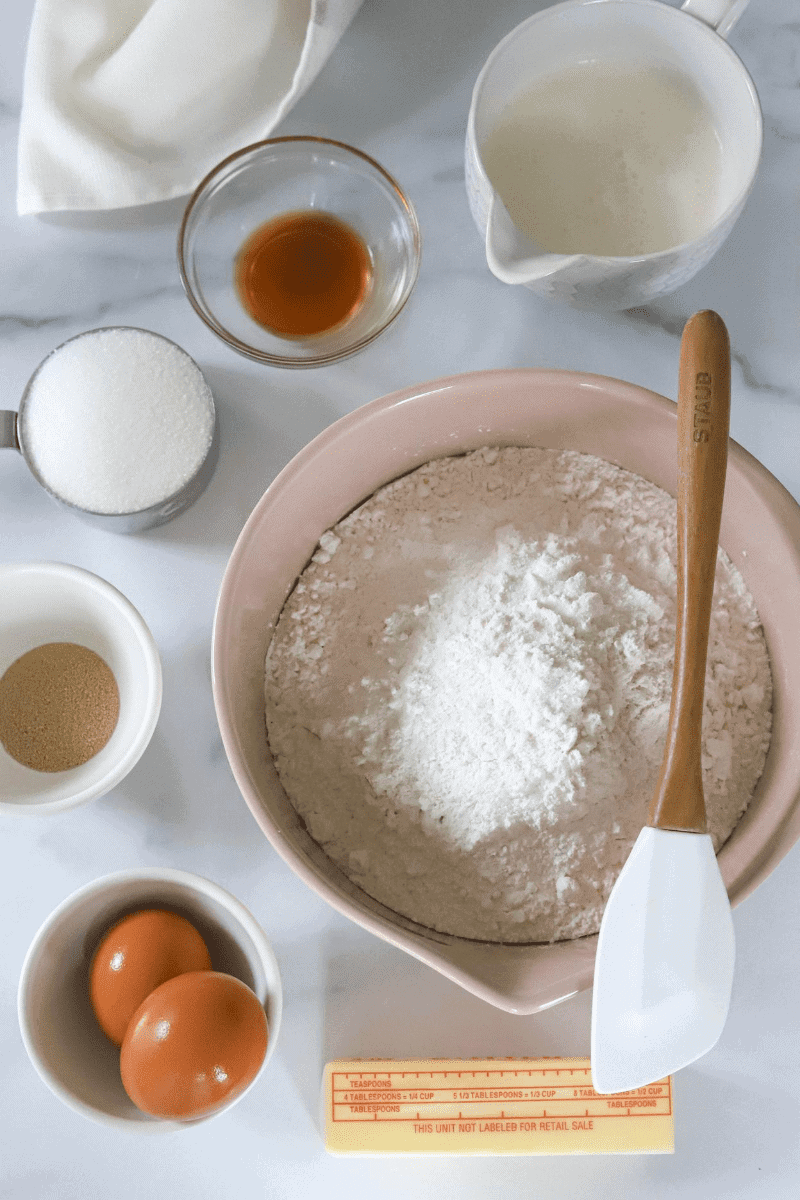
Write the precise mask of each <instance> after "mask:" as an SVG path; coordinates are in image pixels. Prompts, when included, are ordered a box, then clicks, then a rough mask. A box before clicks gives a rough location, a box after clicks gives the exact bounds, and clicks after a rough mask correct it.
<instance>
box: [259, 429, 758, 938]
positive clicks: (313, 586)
mask: <svg viewBox="0 0 800 1200" xmlns="http://www.w3.org/2000/svg"><path fill="white" fill-rule="evenodd" d="M675 525H676V508H675V501H674V500H673V499H672V498H671V497H670V496H668V495H667V494H666V492H663V491H662V490H661V489H660V488H657V487H655V486H653V485H652V484H650V483H647V482H646V481H645V480H644V479H641V478H640V477H639V476H637V475H633V474H631V473H630V472H628V471H624V470H621V469H620V468H618V467H614V466H612V465H610V464H609V463H607V462H604V461H602V460H601V459H598V458H594V457H591V456H589V455H583V454H578V453H573V452H566V451H565V452H560V451H554V450H536V449H518V448H511V449H505V450H500V451H498V450H496V449H486V450H479V451H477V452H475V453H473V454H470V455H467V456H466V457H462V458H449V459H441V460H439V461H436V462H433V463H429V464H427V465H426V466H424V467H421V468H419V470H417V471H415V472H413V473H412V474H410V475H407V476H405V477H403V478H402V479H399V480H396V481H395V482H394V483H391V484H389V485H388V486H387V487H385V488H383V489H382V490H381V491H379V492H378V493H376V494H375V495H374V496H373V497H371V498H370V499H369V500H368V501H366V503H365V504H363V505H362V506H361V507H360V508H359V509H357V510H356V511H355V512H353V513H351V515H350V516H349V517H347V518H345V520H343V521H341V522H340V523H339V524H338V525H337V526H336V527H335V529H334V530H332V531H331V532H329V533H327V534H325V535H324V536H323V538H322V539H321V542H320V546H319V548H318V550H317V552H316V553H315V555H314V557H313V560H312V562H311V563H310V564H309V566H308V567H307V568H306V570H305V571H304V572H303V575H302V576H301V578H300V581H299V583H298V585H297V587H296V588H295V590H294V592H293V593H292V594H291V596H290V597H289V599H288V601H287V603H286V606H285V608H284V610H283V613H282V614H281V617H280V620H279V622H278V625H277V628H276V631H275V634H274V636H273V639H272V643H271V645H270V650H269V655H268V659H267V672H266V714H267V728H268V735H269V743H270V747H271V750H272V753H273V756H274V758H275V762H276V765H277V769H278V772H279V774H280V777H281V780H282V782H283V785H284V787H285V789H286V792H287V794H288V795H289V797H290V799H291V801H292V803H293V804H294V806H295V808H296V809H297V811H298V812H299V813H300V815H301V816H302V817H303V819H304V821H305V823H306V825H307V827H308V829H309V832H310V833H311V835H312V837H314V838H315V839H316V841H318V842H319V843H320V845H322V846H323V847H324V849H325V851H326V853H327V854H328V855H329V856H330V857H331V858H332V859H333V860H334V861H335V862H336V863H337V864H338V865H339V866H340V867H341V868H342V870H343V871H344V872H345V873H346V874H347V875H348V876H349V877H350V878H351V879H352V880H353V881H354V882H356V883H358V884H359V885H360V886H361V887H362V888H363V889H364V890H365V891H366V892H368V893H369V894H370V895H371V896H374V897H375V898H376V899H377V900H380V901H382V902H383V903H384V904H386V905H388V906H389V907H390V908H392V909H395V910H396V911H397V912H400V913H403V914H404V915H405V916H407V917H410V918H412V919H413V920H415V921H418V922H420V923H421V924H423V925H428V926H431V927H433V928H435V929H438V930H442V931H444V932H449V933H455V934H460V935H462V936H464V937H470V938H482V939H488V940H491V941H551V940H555V939H561V938H570V937H577V936H580V935H582V934H587V933H592V932H594V931H595V930H596V929H597V928H598V926H599V922H600V917H601V915H602V911H603V906H604V904H605V901H606V899H607V897H608V894H609V892H610V890H611V887H612V885H613V883H614V880H615V879H616V877H617V874H618V872H619V870H620V867H621V866H622V864H623V862H624V861H625V858H626V857H627V855H628V852H629V850H630V847H631V845H632V844H633V842H634V840H635V838H636V836H637V834H638V832H639V830H640V828H641V826H642V824H643V823H644V819H645V815H646V810H647V806H648V803H649V801H650V797H651V794H652V791H653V787H654V784H655V781H656V778H657V775H658V771H659V767H660V763H661V756H662V752H663V744H664V736H665V732H666V725H667V716H668V712H669V700H670V689H671V683H672V658H673V649H674V646H673V643H674V636H675V590H676V573H675V558H676V532H675ZM771 691H772V681H771V675H770V667H769V659H768V656H767V650H766V645H765V642H764V636H763V633H762V630H761V626H760V623H759V618H758V613H757V612H756V609H755V607H754V604H753V601H752V599H751V598H750V596H749V594H748V593H747V591H746V589H745V586H744V583H743V581H742V578H741V575H740V574H739V572H738V571H737V570H736V569H735V567H734V566H733V565H732V564H731V562H730V560H729V559H728V558H727V557H726V556H725V555H724V554H723V553H722V552H720V554H719V558H718V563H717V577H716V588H715V593H714V608H713V614H712V619H711V636H710V640H709V654H708V670H707V676H706V700H705V712H704V723H703V734H704V750H705V755H704V760H703V779H704V785H705V790H706V801H707V807H708V812H709V820H710V826H711V832H712V835H713V838H714V841H715V844H716V845H717V847H719V846H720V845H721V844H722V843H723V842H724V841H725V839H726V838H727V837H728V836H729V834H730V833H731V831H732V830H733V828H734V826H735V825H736V823H737V821H738V820H739V817H740V816H741V814H742V812H743V811H744V809H745V807H746V805H747V802H748V800H749V799H750V796H751V794H752V791H753V789H754V787H755V784H756V782H757V780H758V778H759V776H760V774H761V771H762V768H763V765H764V759H765V756H766V751H767V749H768V746H769V738H770V724H771Z"/></svg>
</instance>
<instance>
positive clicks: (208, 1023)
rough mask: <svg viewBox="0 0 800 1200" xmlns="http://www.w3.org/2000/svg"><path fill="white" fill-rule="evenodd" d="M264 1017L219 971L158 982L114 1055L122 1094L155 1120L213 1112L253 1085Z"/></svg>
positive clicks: (250, 996)
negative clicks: (119, 1050) (116, 1055)
mask: <svg viewBox="0 0 800 1200" xmlns="http://www.w3.org/2000/svg"><path fill="white" fill-rule="evenodd" d="M266 1053H267V1018H266V1014H265V1013H264V1009H263V1008H262V1007H261V1004H260V1003H259V1000H258V997H257V996H256V994H255V992H252V991H251V990H250V988H249V987H247V985H246V984H244V983H242V981H241V980H240V979H234V977H233V976H232V975H223V974H221V973H220V972H219V971H195V972H192V973H191V974H189V975H179V976H178V977H177V978H176V979H170V980H169V982H168V983H162V985H161V987H159V988H156V990H155V991H154V992H153V994H152V995H151V996H148V997H147V999H146V1000H145V1002H144V1004H142V1006H141V1007H140V1008H139V1009H138V1011H137V1012H136V1013H135V1015H134V1017H133V1020H132V1021H131V1023H130V1025H129V1026H128V1032H127V1033H126V1034H125V1041H124V1042H123V1043H122V1053H121V1055H120V1064H119V1065H120V1071H121V1072H122V1082H123V1084H124V1085H125V1091H126V1092H127V1093H128V1095H129V1096H130V1098H131V1100H132V1101H133V1103H134V1104H135V1105H136V1106H137V1108H140V1109H142V1111H143V1112H146V1113H150V1114H151V1116H154V1117H173V1118H178V1119H183V1120H187V1119H191V1118H193V1117H200V1116H205V1115H206V1114H208V1113H211V1112H214V1111H215V1110H216V1109H218V1108H220V1107H222V1105H224V1104H226V1103H228V1102H229V1101H230V1100H232V1099H234V1098H235V1097H236V1096H238V1095H239V1093H240V1092H243V1091H244V1089H245V1088H246V1087H247V1086H248V1084H249V1083H251V1082H252V1080H253V1079H255V1077H256V1075H257V1074H258V1071H259V1068H260V1066H261V1064H262V1062H263V1061H264V1056H265V1054H266Z"/></svg>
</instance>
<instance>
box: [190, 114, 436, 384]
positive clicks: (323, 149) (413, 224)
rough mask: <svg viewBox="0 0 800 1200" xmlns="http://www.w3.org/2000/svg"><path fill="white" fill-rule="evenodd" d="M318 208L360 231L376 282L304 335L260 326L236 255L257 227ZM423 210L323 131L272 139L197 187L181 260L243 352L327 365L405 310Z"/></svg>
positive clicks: (268, 359) (213, 322)
mask: <svg viewBox="0 0 800 1200" xmlns="http://www.w3.org/2000/svg"><path fill="white" fill-rule="evenodd" d="M308 209H316V210H318V211H321V212H326V213H330V214H332V215H333V216H335V217H338V218H339V219H340V220H342V221H344V222H345V223H346V224H347V225H349V226H350V227H351V228H352V229H354V230H355V232H356V233H357V234H359V236H360V237H361V238H362V240H363V242H364V244H365V245H366V247H367V250H368V252H369V256H370V260H371V265H372V282H371V286H370V289H369V291H368V293H367V295H366V297H365V299H364V301H363V303H362V304H361V306H360V308H359V309H358V310H357V311H356V312H355V314H354V315H353V316H352V317H350V318H349V319H348V320H347V321H345V322H343V323H342V324H340V325H337V326H336V327H335V328H333V329H330V330H328V331H326V332H324V333H319V334H315V335H314V336H311V337H306V338H297V339H295V338H291V339H289V338H284V337H280V336H279V335H277V334H275V333H272V332H271V331H270V330H269V329H266V328H264V327H263V326H262V325H259V324H258V323H257V322H256V321H254V320H253V318H252V317H251V316H250V315H249V313H248V312H247V311H246V309H245V308H244V306H243V305H242V302H241V300H240V299H239V295H238V292H237V290H236V285H235V280H234V270H235V262H236V257H237V254H238V253H239V250H240V249H241V247H242V245H243V243H244V242H245V241H246V240H247V238H248V237H249V236H250V235H251V234H252V233H253V232H254V230H256V229H257V228H258V227H259V226H261V225H263V224H264V223H265V222H267V221H269V220H271V219H272V218H274V217H277V216H280V215H281V214H282V213H286V212H292V211H298V210H308ZM419 258H420V235H419V225H418V223H417V217H416V213H415V212H414V209H413V208H412V206H411V203H410V201H409V200H408V199H407V197H406V196H405V195H404V194H403V192H402V190H401V188H400V187H399V186H398V184H397V183H396V182H395V180H394V179H393V178H392V177H391V175H389V174H388V173H387V172H386V171H384V169H383V167H381V166H379V165H378V163H376V162H375V161H374V159H372V158H370V157H369V156H368V155H366V154H362V152H361V151H360V150H355V149H353V148H352V147H351V146H345V145H343V144H342V143H341V142H333V141H329V140H328V139H326V138H317V137H284V138H270V139H269V140H268V141H264V142H257V143H256V144H255V145H253V146H246V147H245V148H244V149H243V150H238V151H237V152H236V153H235V154H231V155H230V156H229V157H228V158H226V159H224V160H223V161H222V162H221V163H219V165H218V166H216V167H215V168H214V169H213V171H211V172H210V174H208V175H207V176H206V178H205V179H204V180H203V181H202V183H200V184H199V186H198V187H197V189H196V191H195V193H194V195H193V196H192V198H191V200H190V201H189V204H188V206H187V208H186V212H185V213H184V217H183V222H182V223H181V229H180V233H179V235H178V264H179V267H180V272H181V279H182V281H183V286H184V288H185V289H186V294H187V296H188V297H189V301H190V302H191V304H192V306H193V308H194V309H195V312H197V313H198V314H199V315H200V316H201V317H202V319H203V320H204V321H205V323H206V325H208V327H209V329H212V330H213V331H214V333H216V334H217V335H218V337H221V338H222V340H223V341H225V342H227V343H228V345H229V346H231V347H232V348H233V349H234V350H238V351H239V353H240V354H244V355H246V356H247V357H248V358H253V359H255V360H256V361H257V362H264V363H269V364H271V365H272V366H276V367H319V366H324V365H325V364H327V363H331V362H336V361H337V360H338V359H341V358H346V357H347V356H348V355H350V354H355V353H356V352H357V351H358V350H362V349H363V348H364V347H365V346H367V345H369V343H370V342H371V341H373V340H374V339H375V338H376V337H377V336H378V334H380V333H382V332H383V330H384V329H386V327H387V326H388V325H389V324H390V323H391V322H392V321H393V320H394V318H395V317H396V316H397V315H398V313H399V312H400V310H401V309H402V307H403V305H404V304H405V302H406V300H407V299H408V297H409V295H410V294H411V290H412V288H413V287H414V283H415V282H416V278H417V273H418V270H419Z"/></svg>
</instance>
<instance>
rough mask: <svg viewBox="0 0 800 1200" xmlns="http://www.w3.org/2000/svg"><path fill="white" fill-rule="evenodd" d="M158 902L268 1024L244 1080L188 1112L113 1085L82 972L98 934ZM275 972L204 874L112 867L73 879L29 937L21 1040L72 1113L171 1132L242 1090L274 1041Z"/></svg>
mask: <svg viewBox="0 0 800 1200" xmlns="http://www.w3.org/2000/svg"><path fill="white" fill-rule="evenodd" d="M145 908H165V909H168V910H170V911H172V912H176V913H178V914H179V915H180V916H183V917H185V918H186V919H187V920H188V921H190V922H191V923H192V925H194V926H195V928H196V929H197V931H198V933H200V935H201V937H202V938H203V940H204V942H205V943H206V946H207V947H208V951H209V954H210V956H211V968H212V970H214V971H221V972H224V973H225V974H228V975H233V976H235V977H236V978H237V979H240V980H241V981H242V982H243V983H245V984H247V986H248V987H249V988H251V990H252V991H253V992H255V994H256V996H257V997H258V1000H259V1001H260V1003H261V1004H262V1006H263V1007H264V1010H265V1012H266V1016H267V1025H268V1030H269V1035H268V1039H269V1040H268V1043H267V1052H266V1056H265V1058H264V1061H263V1063H262V1064H261V1068H260V1069H259V1072H258V1074H257V1075H256V1076H255V1078H254V1079H253V1080H252V1082H251V1083H250V1084H249V1085H248V1087H247V1088H245V1089H244V1090H243V1091H242V1092H240V1093H239V1094H238V1095H237V1096H235V1097H234V1099H232V1100H231V1101H230V1102H229V1103H228V1104H226V1105H225V1106H224V1107H223V1108H220V1109H217V1110H216V1111H215V1112H213V1113H210V1114H209V1115H208V1116H205V1117H200V1118H198V1119H195V1120H193V1121H173V1120H162V1119H159V1118H157V1117H151V1116H149V1115H148V1114H147V1113H144V1112H140V1111H139V1109H138V1108H136V1106H135V1105H134V1103H133V1102H132V1101H131V1100H130V1099H129V1097H128V1095H127V1094H126V1092H125V1089H124V1087H123V1085H122V1079H121V1076H120V1068H119V1057H120V1052H119V1048H118V1047H116V1046H114V1045H113V1043H112V1042H110V1041H109V1039H108V1038H107V1037H106V1035H105V1034H104V1033H103V1031H102V1029H101V1028H100V1025H99V1024H98V1022H97V1020H96V1018H95V1015H94V1012H93V1011H92V1007H91V1003H90V1000H89V972H90V967H91V962H92V957H93V955H94V952H95V949H96V948H97V945H98V943H99V942H100V940H101V938H102V937H103V935H104V934H105V933H106V932H107V931H108V930H109V929H110V928H111V926H113V925H114V924H116V922H117V921H119V920H120V919H121V918H122V917H124V916H126V915H127V914H129V913H132V912H136V911H138V910H140V909H145ZM281 1008H282V991H281V978H280V971H279V969H278V963H277V961H276V959H275V955H274V954H273V952H272V949H271V947H270V945H269V942H268V941H267V939H266V937H265V935H264V932H263V930H262V929H261V927H260V926H259V924H258V922H257V921H256V920H255V918H254V917H253V915H252V913H250V912H249V911H248V909H247V908H245V906H244V905H243V904H241V903H240V901H238V900H237V899H236V898H235V897H234V896H232V895H231V894H230V893H229V892H226V891H225V890H224V889H223V888H221V887H219V886H218V885H217V884H215V883H212V882H211V881H210V880H208V879H203V878H202V877H201V876H199V875H192V874H190V873H189V872H186V871H175V870H171V869H168V868H160V867H152V868H147V869H139V870H132V871H121V872H119V873H117V874H115V875H106V876H105V877H104V878H102V879H96V880H94V882H92V883H89V884H87V885H86V886H85V887H82V888H80V889H79V890H78V891H77V892H74V893H73V894H72V895H71V896H68V897H67V899H66V900H64V901H63V903H62V904H60V905H59V906H58V908H57V909H56V910H55V912H53V913H51V914H50V916H49V917H48V918H47V920H46V921H45V922H44V924H43V925H42V926H41V928H40V929H39V931H38V933H37V934H36V936H35V937H34V939H33V941H32V943H31V946H30V949H29V950H28V953H27V955H26V957H25V962H24V964H23V967H22V973H21V976H20V981H19V990H18V996H17V1011H18V1016H19V1024H20V1030H21V1033H22V1040H23V1042H24V1043H25V1049H26V1050H27V1052H28V1056H29V1057H30V1060H31V1062H32V1063H33V1066H34V1067H35V1069H36V1071H37V1072H38V1074H39V1076H40V1077H41V1079H42V1080H43V1081H44V1083H46V1084H47V1086H48V1087H49V1088H50V1090H51V1092H53V1093H54V1094H55V1095H56V1096H57V1097H58V1098H59V1100H61V1101H63V1103H64V1104H66V1105H67V1106H68V1107H69V1108H71V1109H72V1110H73V1111H74V1112H76V1113H79V1114H80V1115H81V1116H84V1117H88V1118H90V1119H91V1120H93V1121H96V1122H99V1123H100V1124H103V1125H106V1126H111V1127H113V1128H116V1129H121V1130H124V1131H127V1132H130V1133H141V1134H158V1133H171V1132H174V1131H176V1130H180V1129H191V1128H192V1127H193V1126H195V1125H197V1124H198V1122H199V1121H207V1120H210V1119H211V1118H212V1117H214V1116H217V1115H218V1114H219V1113H221V1112H226V1111H227V1110H228V1109H229V1108H230V1107H231V1106H232V1105H233V1104H236V1103H238V1102H239V1100H241V1099H242V1097H243V1096H245V1095H246V1094H247V1092H248V1091H249V1090H250V1088H251V1087H253V1086H254V1084H255V1082H256V1080H257V1079H258V1078H259V1077H260V1075H261V1072H262V1071H263V1070H264V1068H265V1067H266V1065H267V1062H268V1061H269V1059H270V1057H271V1055H272V1054H273V1052H274V1050H275V1045H276V1042H277V1037H278V1029H279V1027H280V1021H281Z"/></svg>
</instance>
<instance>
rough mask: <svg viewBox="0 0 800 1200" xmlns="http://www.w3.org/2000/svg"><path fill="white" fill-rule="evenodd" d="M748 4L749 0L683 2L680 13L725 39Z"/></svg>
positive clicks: (690, 0) (685, 0)
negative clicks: (695, 19)
mask: <svg viewBox="0 0 800 1200" xmlns="http://www.w3.org/2000/svg"><path fill="white" fill-rule="evenodd" d="M749 3H750V0H684V2H683V4H682V5H681V12H685V13H688V14H689V16H690V17H697V19H698V20H699V21H704V22H705V24H706V25H710V26H711V28H712V29H713V30H715V32H716V33H718V34H719V36H720V37H722V38H726V37H727V36H728V34H729V33H730V31H731V30H732V29H733V27H734V25H735V24H736V22H737V21H738V20H739V17H740V16H741V15H742V13H743V12H744V10H745V9H746V8H747V5H748V4H749Z"/></svg>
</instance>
